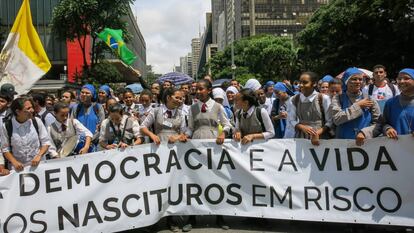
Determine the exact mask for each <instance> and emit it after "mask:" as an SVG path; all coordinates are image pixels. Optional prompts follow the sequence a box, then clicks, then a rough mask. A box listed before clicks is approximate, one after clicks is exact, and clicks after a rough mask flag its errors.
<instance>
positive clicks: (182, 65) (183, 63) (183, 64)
mask: <svg viewBox="0 0 414 233" xmlns="http://www.w3.org/2000/svg"><path fill="white" fill-rule="evenodd" d="M180 69H181V72H182V73H183V74H188V69H187V56H185V57H180Z"/></svg>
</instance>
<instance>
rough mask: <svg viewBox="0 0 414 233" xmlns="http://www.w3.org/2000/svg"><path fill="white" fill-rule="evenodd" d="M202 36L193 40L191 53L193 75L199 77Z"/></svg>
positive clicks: (195, 77)
mask: <svg viewBox="0 0 414 233" xmlns="http://www.w3.org/2000/svg"><path fill="white" fill-rule="evenodd" d="M200 46H201V43H200V38H193V39H192V40H191V55H192V69H191V70H192V72H191V73H192V76H191V77H193V78H194V79H197V74H198V60H199V59H200Z"/></svg>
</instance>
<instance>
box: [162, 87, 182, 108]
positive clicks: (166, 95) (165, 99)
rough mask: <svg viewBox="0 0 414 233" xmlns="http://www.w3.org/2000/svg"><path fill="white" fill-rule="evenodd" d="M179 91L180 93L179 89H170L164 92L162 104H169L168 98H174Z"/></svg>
mask: <svg viewBox="0 0 414 233" xmlns="http://www.w3.org/2000/svg"><path fill="white" fill-rule="evenodd" d="M177 91H180V90H179V89H177V88H175V87H170V88H167V89H165V90H164V92H163V93H162V103H163V104H167V99H168V96H170V97H171V96H173V95H174V94H175V93H176V92H177Z"/></svg>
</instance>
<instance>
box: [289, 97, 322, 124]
mask: <svg viewBox="0 0 414 233" xmlns="http://www.w3.org/2000/svg"><path fill="white" fill-rule="evenodd" d="M299 98H300V94H297V95H295V96H294V97H293V100H292V103H293V105H294V106H295V108H296V111H297V110H298V104H299V100H300V99H299ZM318 102H319V108H320V109H321V114H322V125H325V123H326V119H325V110H324V108H323V94H322V93H318ZM296 115H297V114H296Z"/></svg>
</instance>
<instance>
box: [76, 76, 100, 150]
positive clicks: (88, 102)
mask: <svg viewBox="0 0 414 233" xmlns="http://www.w3.org/2000/svg"><path fill="white" fill-rule="evenodd" d="M95 100H96V90H95V87H94V86H93V85H92V84H85V85H84V86H83V87H82V89H81V92H80V98H79V104H78V105H77V106H76V107H75V108H74V109H73V111H72V115H73V117H74V118H75V119H78V120H79V121H80V122H81V123H82V124H83V125H84V126H85V127H86V128H87V129H88V130H89V131H91V132H92V134H93V137H92V143H93V144H94V145H97V143H98V141H99V126H100V124H101V123H102V121H103V120H104V119H105V111H104V109H103V107H102V105H100V104H98V103H95V102H94V101H95Z"/></svg>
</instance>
